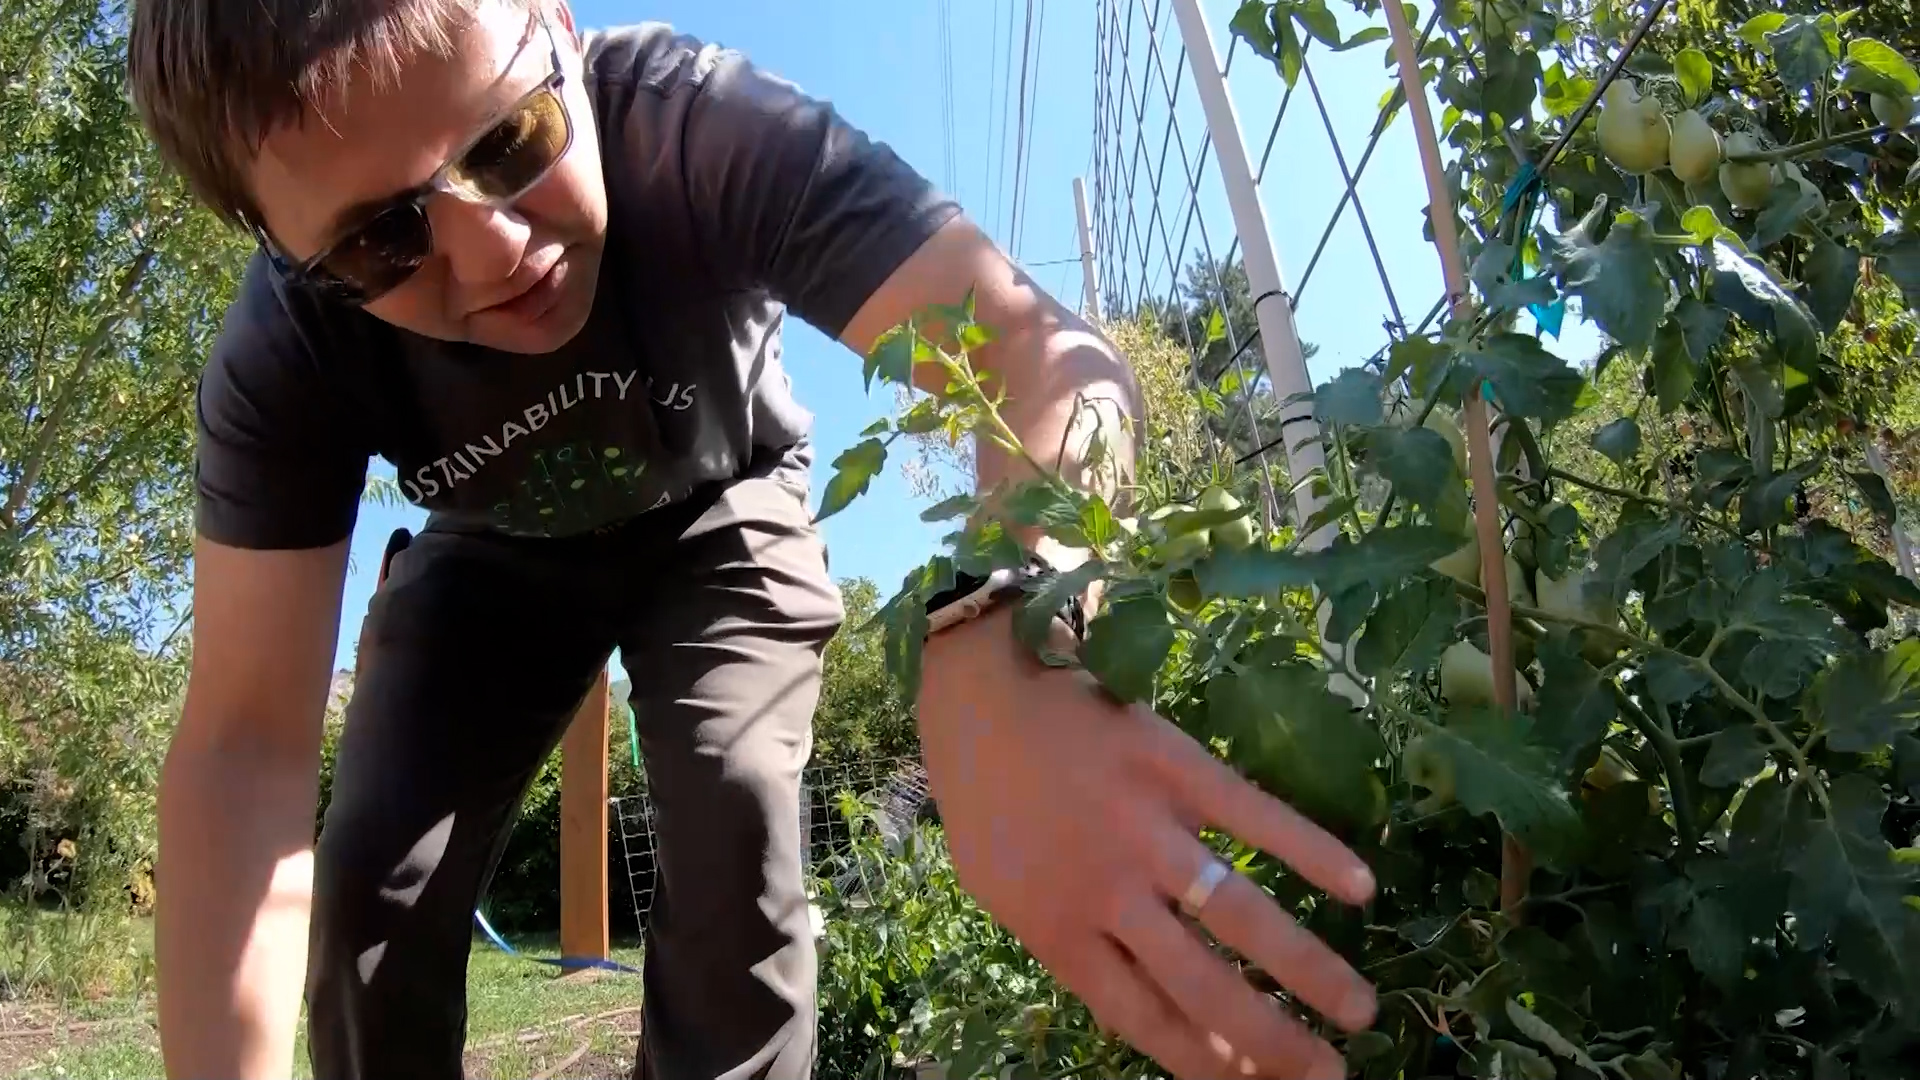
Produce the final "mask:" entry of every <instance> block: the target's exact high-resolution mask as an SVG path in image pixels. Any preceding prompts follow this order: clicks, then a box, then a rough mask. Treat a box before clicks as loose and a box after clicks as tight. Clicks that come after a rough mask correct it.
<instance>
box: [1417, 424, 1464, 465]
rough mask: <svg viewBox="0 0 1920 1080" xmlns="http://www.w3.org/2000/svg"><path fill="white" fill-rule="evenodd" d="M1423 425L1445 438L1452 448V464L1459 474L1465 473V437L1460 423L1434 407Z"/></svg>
mask: <svg viewBox="0 0 1920 1080" xmlns="http://www.w3.org/2000/svg"><path fill="white" fill-rule="evenodd" d="M1423 426H1425V427H1426V428H1427V429H1428V430H1430V431H1437V432H1439V433H1440V437H1441V438H1443V439H1445V440H1447V445H1448V446H1449V447H1452V448H1453V464H1454V466H1455V467H1456V468H1458V469H1459V470H1460V475H1461V476H1465V475H1467V437H1466V436H1465V435H1464V434H1462V433H1461V431H1460V425H1459V424H1456V423H1454V422H1453V417H1451V416H1448V415H1446V414H1445V413H1443V412H1441V411H1440V410H1439V409H1435V410H1433V411H1432V412H1430V413H1428V414H1427V422H1426V424H1425V425H1423Z"/></svg>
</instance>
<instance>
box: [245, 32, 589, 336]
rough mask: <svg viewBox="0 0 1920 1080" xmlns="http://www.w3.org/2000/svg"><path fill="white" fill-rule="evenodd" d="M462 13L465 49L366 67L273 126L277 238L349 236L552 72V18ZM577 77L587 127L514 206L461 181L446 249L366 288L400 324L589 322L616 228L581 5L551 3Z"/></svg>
mask: <svg viewBox="0 0 1920 1080" xmlns="http://www.w3.org/2000/svg"><path fill="white" fill-rule="evenodd" d="M472 11H473V14H472V19H471V20H470V21H463V22H461V23H460V24H458V25H456V26H454V27H452V28H450V33H451V35H452V38H453V40H454V42H455V45H456V49H455V51H454V53H453V55H452V57H451V58H450V59H442V58H438V57H415V58H412V59H410V60H408V61H407V62H406V64H405V66H404V67H403V68H402V70H401V74H400V77H399V78H398V79H397V80H394V81H393V83H392V84H390V85H386V86H376V85H373V84H372V81H371V80H368V79H365V78H362V79H357V80H355V82H354V83H353V84H352V85H350V86H348V87H347V88H346V89H345V92H344V93H342V94H340V95H338V99H337V100H336V101H334V102H332V103H330V104H329V107H328V108H327V109H326V112H325V115H314V114H311V113H309V114H308V115H307V116H305V117H303V118H302V121H301V122H300V123H299V124H297V125H288V126H286V127H283V128H281V129H279V130H276V131H274V132H272V133H270V134H269V135H268V137H267V138H266V140H265V142H264V144H263V145H262V147H261V150H260V153H259V155H258V156H257V157H256V158H255V160H254V161H253V163H252V167H251V175H250V179H251V181H252V185H253V194H254V198H255V200H256V201H257V202H258V204H259V206H260V208H261V212H262V213H263V214H264V216H265V218H266V222H265V225H266V228H267V231H268V233H269V235H271V236H272V237H273V239H274V241H275V242H276V243H277V244H278V245H279V246H280V247H281V248H282V249H283V250H284V253H285V254H286V255H287V256H288V257H290V258H292V259H296V260H299V259H306V258H308V257H310V256H312V255H314V254H316V253H317V252H319V251H321V250H322V249H324V248H326V247H327V246H328V245H330V244H333V243H335V242H336V241H338V240H339V239H340V238H341V237H342V236H343V235H345V234H346V233H347V232H348V230H349V229H350V228H351V227H352V225H353V224H355V223H356V222H357V221H359V220H361V219H363V218H364V216H365V214H364V208H365V207H367V206H368V205H370V204H371V205H378V204H379V203H380V202H381V201H382V200H386V199H389V198H391V197H392V196H394V195H396V194H399V193H402V192H406V191H409V190H411V189H413V188H415V187H416V186H418V185H420V184H422V183H424V182H426V181H427V180H428V179H429V178H430V177H432V176H433V175H434V173H435V171H436V170H438V169H439V168H440V167H441V165H443V164H444V163H445V162H446V161H447V160H448V158H449V157H450V156H452V155H455V154H457V153H459V152H460V151H461V150H462V148H464V147H466V146H467V145H468V144H469V143H471V142H472V141H473V140H474V139H475V138H476V137H478V136H481V135H482V134H484V133H486V132H487V131H488V130H489V128H490V127H491V126H492V125H493V124H494V123H495V122H496V121H497V120H498V119H499V118H500V117H501V115H502V113H503V112H505V111H506V110H509V109H511V108H512V107H513V106H514V105H515V104H516V103H517V102H519V101H520V100H521V98H522V96H523V95H525V94H526V93H527V91H529V90H530V89H532V88H534V87H536V86H538V85H539V84H540V82H541V80H542V79H545V78H547V77H548V76H549V75H550V74H551V73H552V63H551V57H552V55H553V49H552V47H551V46H550V44H549V38H548V35H547V33H546V31H544V30H543V29H542V28H541V25H540V21H539V20H538V19H536V18H534V17H533V16H532V15H531V13H530V12H529V11H528V10H527V9H526V8H522V7H520V6H518V5H516V4H512V3H506V2H501V0H483V2H481V3H478V4H476V5H474V7H473V9H472ZM548 19H549V22H550V24H551V26H552V30H553V36H552V40H554V41H557V42H558V43H559V49H560V57H561V64H562V66H563V68H564V69H565V72H566V81H565V83H564V84H563V85H562V86H561V93H562V95H563V96H564V99H565V101H566V105H567V110H568V114H569V116H570V117H571V118H572V123H573V143H572V146H571V148H570V149H569V150H568V151H567V154H566V156H565V157H564V158H563V159H561V161H560V162H559V164H558V165H557V166H555V167H554V169H553V171H552V172H550V173H548V174H547V176H546V177H545V178H544V179H542V180H540V181H539V182H538V183H537V184H535V185H534V186H533V187H532V188H531V189H529V190H528V191H527V192H526V194H525V195H523V196H521V197H520V198H519V199H518V200H516V201H515V202H514V204H513V205H512V206H509V207H506V208H501V209H496V208H494V207H491V206H486V205H482V204H480V203H478V202H470V201H466V200H463V199H461V198H459V197H456V196H454V195H451V194H446V193H436V194H434V195H432V196H431V197H430V198H429V199H428V200H427V202H426V216H427V220H428V222H429V223H430V224H431V225H432V231H433V250H432V254H431V255H429V256H428V257H427V259H426V261H425V262H424V263H422V264H421V266H420V267H419V269H418V270H417V271H415V272H414V274H413V276H412V277H410V278H408V279H407V280H406V281H405V282H403V283H402V284H400V285H399V286H398V287H397V288H395V289H393V290H392V291H391V292H388V293H386V294H384V295H382V296H380V297H378V298H377V299H375V300H373V301H372V302H370V303H369V304H367V310H368V311H369V312H371V313H372V314H374V315H376V316H378V317H379V318H381V319H384V320H386V321H387V322H389V323H392V324H394V325H395V326H399V327H403V328H405V329H407V330H412V331H414V332H416V333H419V334H423V335H426V336H428V337H433V338H439V339H442V340H446V341H467V342H472V343H474V344H477V345H484V346H488V347H490V348H495V349H503V350H506V351H510V352H519V353H546V352H552V351H553V350H555V349H557V348H559V347H560V346H561V345H564V344H566V343H567V342H568V341H569V340H571V339H572V338H573V336H574V335H575V334H577V333H579V332H580V328H581V327H582V326H583V325H585V323H586V320H587V312H588V310H589V309H590V308H591V307H592V305H593V295H594V284H595V280H596V278H597V276H598V274H599V269H600V258H601V252H602V250H603V248H604V246H605V239H606V229H607V194H606V186H605V182H604V180H603V179H602V176H601V171H600V146H599V138H598V135H597V133H596V130H595V127H594V124H593V113H592V106H591V104H590V103H589V101H588V98H587V94H586V89H585V85H584V84H585V80H584V79H583V77H582V75H583V72H582V61H581V56H580V52H579V49H578V45H577V42H576V40H575V37H574V33H573V17H572V14H571V13H570V12H568V11H567V10H566V9H565V8H564V7H561V8H559V9H558V10H557V11H556V12H555V13H554V14H552V15H549V16H548Z"/></svg>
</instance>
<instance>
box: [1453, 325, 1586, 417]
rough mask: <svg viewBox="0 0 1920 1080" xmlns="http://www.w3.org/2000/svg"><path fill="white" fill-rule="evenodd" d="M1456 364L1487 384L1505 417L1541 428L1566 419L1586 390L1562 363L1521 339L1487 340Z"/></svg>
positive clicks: (1499, 337)
mask: <svg viewBox="0 0 1920 1080" xmlns="http://www.w3.org/2000/svg"><path fill="white" fill-rule="evenodd" d="M1461 358H1462V359H1463V360H1465V361H1466V362H1467V364H1468V365H1469V366H1470V367H1471V368H1472V369H1473V370H1474V371H1475V372H1476V373H1477V374H1478V375H1479V376H1480V377H1481V378H1483V379H1485V380H1487V381H1488V382H1490V383H1492V384H1493V391H1494V393H1495V394H1497V395H1499V398H1500V404H1501V406H1502V407H1504V408H1505V409H1506V410H1507V411H1508V412H1509V413H1512V414H1513V415H1515V416H1520V417H1525V418H1528V419H1532V420H1539V421H1541V422H1542V423H1544V424H1554V423H1558V422H1559V421H1561V420H1565V419H1566V418H1567V417H1569V416H1572V415H1573V410H1574V407H1575V406H1576V405H1577V404H1578V403H1579V401H1580V394H1581V391H1582V390H1584V389H1585V388H1586V385H1587V381H1586V379H1584V378H1582V377H1581V375H1580V373H1579V372H1578V371H1576V370H1574V369H1573V368H1572V367H1570V366H1568V364H1567V362H1566V361H1565V360H1562V359H1561V358H1559V357H1558V356H1555V355H1554V354H1552V353H1550V352H1548V351H1547V350H1546V348H1545V347H1544V346H1542V345H1541V344H1540V342H1539V341H1538V340H1536V339H1534V338H1531V337H1528V336H1527V335H1525V334H1511V333H1508V334H1491V335H1489V336H1488V337H1487V338H1486V339H1485V340H1484V341H1482V342H1478V343H1475V344H1472V345H1469V346H1468V347H1467V349H1466V350H1465V351H1464V352H1462V353H1461Z"/></svg>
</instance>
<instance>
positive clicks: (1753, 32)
mask: <svg viewBox="0 0 1920 1080" xmlns="http://www.w3.org/2000/svg"><path fill="white" fill-rule="evenodd" d="M1786 21H1787V17H1786V16H1785V15H1782V14H1781V13H1780V12H1777V11H1769V12H1767V13H1766V14H1764V15H1755V16H1754V17H1753V18H1751V19H1748V20H1747V21H1746V23H1745V24H1744V25H1743V26H1741V27H1740V31H1739V33H1740V38H1741V40H1743V41H1745V42H1746V43H1747V44H1749V45H1751V46H1753V47H1754V48H1756V49H1758V50H1760V51H1761V52H1771V51H1772V50H1773V42H1772V39H1771V38H1770V37H1769V35H1771V34H1772V33H1773V32H1774V31H1775V30H1778V29H1780V27H1781V26H1783V25H1785V23H1786Z"/></svg>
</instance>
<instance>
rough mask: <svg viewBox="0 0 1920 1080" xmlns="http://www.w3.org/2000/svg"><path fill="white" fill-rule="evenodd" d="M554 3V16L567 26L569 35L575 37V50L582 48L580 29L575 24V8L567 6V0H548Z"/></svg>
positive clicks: (562, 24)
mask: <svg viewBox="0 0 1920 1080" xmlns="http://www.w3.org/2000/svg"><path fill="white" fill-rule="evenodd" d="M548 2H549V3H551V4H552V5H553V17H554V18H556V19H558V20H560V25H561V26H564V27H566V28H567V36H568V37H570V38H572V39H573V48H574V51H576V52H578V51H579V49H580V31H579V30H578V29H577V28H576V27H575V26H574V25H573V8H571V7H569V6H567V0H548Z"/></svg>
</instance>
